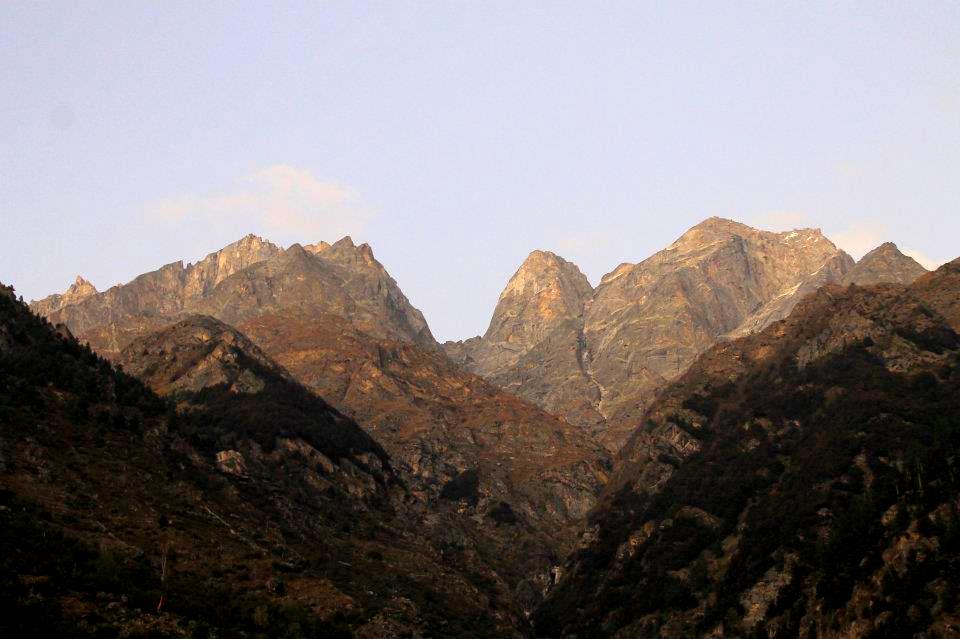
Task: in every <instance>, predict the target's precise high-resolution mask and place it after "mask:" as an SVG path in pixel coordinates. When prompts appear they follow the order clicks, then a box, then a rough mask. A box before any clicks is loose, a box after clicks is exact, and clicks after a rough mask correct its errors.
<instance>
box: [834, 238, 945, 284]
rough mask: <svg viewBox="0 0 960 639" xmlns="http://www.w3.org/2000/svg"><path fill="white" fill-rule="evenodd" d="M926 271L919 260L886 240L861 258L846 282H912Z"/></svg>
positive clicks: (847, 276) (846, 278) (845, 279)
mask: <svg viewBox="0 0 960 639" xmlns="http://www.w3.org/2000/svg"><path fill="white" fill-rule="evenodd" d="M926 272H927V269H925V268H923V267H922V266H921V265H920V263H919V262H917V261H916V260H915V259H913V258H912V257H910V256H908V255H904V254H903V253H901V252H900V249H898V248H897V245H896V244H894V243H893V242H884V243H883V244H881V245H880V246H878V247H877V248H875V249H873V250H872V251H870V252H869V253H867V254H866V255H864V256H863V257H862V258H860V261H859V262H857V264H856V266H854V267H853V269H851V271H850V272H849V273H847V275H846V277H845V278H844V283H845V284H857V285H858V286H868V285H870V284H879V283H881V282H889V283H895V284H910V283H912V282H913V281H914V280H916V279H917V278H918V277H920V276H921V275H923V274H924V273H926Z"/></svg>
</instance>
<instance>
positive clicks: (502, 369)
mask: <svg viewBox="0 0 960 639" xmlns="http://www.w3.org/2000/svg"><path fill="white" fill-rule="evenodd" d="M592 295H593V287H591V286H590V283H589V282H588V281H587V278H586V277H585V276H584V275H583V273H581V272H580V269H578V268H577V267H576V266H575V265H574V264H572V263H570V262H567V261H566V260H564V259H562V258H560V257H558V256H556V255H554V254H553V253H550V252H547V251H534V252H532V253H531V254H530V255H529V256H528V257H527V259H526V260H525V261H524V263H523V264H522V265H521V266H520V268H519V269H518V270H517V272H516V273H515V274H514V276H513V277H512V278H511V279H510V281H509V282H508V283H507V286H506V288H505V289H504V290H503V292H502V293H501V294H500V299H499V301H498V302H497V306H496V308H495V309H494V312H493V317H492V318H491V320H490V326H489V328H488V329H487V332H486V333H485V334H484V336H483V337H482V338H473V339H470V340H466V341H463V342H447V343H446V344H444V350H445V351H446V353H447V355H448V356H450V357H451V358H452V359H453V360H454V361H456V362H458V363H460V364H461V365H462V366H464V367H466V368H467V369H469V370H471V371H473V372H475V373H477V374H479V375H482V376H484V377H486V378H487V379H489V380H490V381H492V382H493V383H495V384H497V385H499V386H501V387H502V388H504V389H505V390H507V391H509V392H511V393H515V394H517V395H520V396H521V397H524V398H526V399H529V400H530V401H532V402H534V403H536V404H537V405H538V406H541V407H543V408H544V409H546V410H548V411H550V412H553V413H556V414H559V415H564V416H565V417H566V418H567V419H568V420H569V421H571V422H573V423H576V424H578V425H580V426H589V427H593V426H597V425H598V424H602V423H603V417H602V416H601V415H600V414H599V413H598V412H597V410H596V405H597V403H598V402H599V401H600V394H599V389H598V388H597V386H596V384H595V383H594V381H593V380H592V379H591V377H590V374H589V372H588V371H587V369H586V366H587V364H588V362H585V361H584V358H585V357H588V354H587V353H586V351H585V348H584V346H585V342H584V339H583V315H584V310H585V307H586V305H587V303H588V302H589V300H590V299H591V297H592Z"/></svg>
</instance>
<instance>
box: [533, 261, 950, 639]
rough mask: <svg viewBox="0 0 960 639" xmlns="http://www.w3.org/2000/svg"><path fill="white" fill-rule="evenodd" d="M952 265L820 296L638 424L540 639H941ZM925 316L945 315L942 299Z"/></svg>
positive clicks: (729, 348) (713, 363)
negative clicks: (899, 282)
mask: <svg viewBox="0 0 960 639" xmlns="http://www.w3.org/2000/svg"><path fill="white" fill-rule="evenodd" d="M958 268H960V267H958V266H957V264H956V263H955V264H954V265H947V266H945V267H943V268H942V269H940V270H939V271H937V272H936V273H933V274H930V276H924V278H922V279H923V281H922V282H918V283H917V284H915V285H914V286H912V287H910V288H904V287H900V286H893V285H884V286H878V287H873V288H861V287H857V286H853V287H848V288H841V287H837V286H828V287H825V288H822V289H821V290H820V291H818V292H817V293H815V294H813V295H811V296H809V297H808V298H806V299H805V300H804V301H803V302H802V303H801V304H799V305H798V306H797V307H796V308H795V309H794V311H793V312H792V313H791V314H790V316H789V317H788V318H787V319H786V320H784V321H781V322H776V323H774V324H772V325H770V326H769V327H767V328H766V329H765V330H763V331H762V332H760V333H759V334H756V335H753V336H750V337H746V338H742V339H738V340H735V341H732V342H727V343H721V344H718V345H716V346H714V347H713V348H711V349H710V350H708V351H707V352H706V353H704V354H703V355H702V356H700V357H699V358H698V360H697V361H696V363H695V364H694V365H693V366H692V367H691V368H690V370H689V371H688V372H687V373H686V374H684V375H683V376H682V377H681V378H680V379H678V380H677V381H675V382H674V383H673V384H671V385H670V386H669V387H668V388H667V389H665V390H664V391H663V393H662V394H661V395H660V396H659V397H658V399H657V400H656V401H655V402H654V403H653V405H652V406H651V407H650V409H649V410H648V411H647V412H646V413H645V415H644V417H643V420H642V422H641V424H642V425H641V426H640V427H639V428H638V429H637V430H636V431H635V432H634V433H633V435H632V436H631V438H630V439H629V441H628V443H627V444H626V446H625V447H624V448H623V450H622V452H621V456H620V460H619V464H618V467H617V468H618V470H617V473H616V475H615V477H614V479H613V480H612V482H611V484H610V488H609V491H608V493H607V495H606V496H605V498H604V499H603V500H602V502H601V505H600V506H599V507H598V508H597V510H596V511H595V512H594V514H593V515H592V516H591V526H590V527H589V529H588V531H587V533H586V534H585V536H584V537H583V539H582V540H581V547H580V550H579V551H578V552H577V553H575V554H574V555H573V557H572V559H571V561H570V562H569V563H568V564H567V565H566V566H565V568H564V574H565V577H564V578H563V579H562V580H561V583H560V585H559V587H558V588H556V589H555V590H554V591H553V592H552V593H551V594H550V596H549V597H548V600H547V602H546V603H545V605H544V606H543V607H542V608H541V610H540V612H539V614H538V630H539V631H540V632H541V633H542V634H543V636H550V637H559V636H574V635H577V636H581V635H582V634H583V633H587V634H592V635H596V636H616V637H648V636H649V637H654V636H656V637H685V636H693V635H709V636H731V635H733V636H743V635H750V634H753V633H764V634H766V635H768V636H801V637H813V636H820V637H833V636H836V637H841V636H873V635H875V634H881V635H886V636H911V635H915V634H916V633H920V634H922V635H926V636H939V635H940V634H941V633H943V632H945V629H946V628H949V627H951V626H952V625H953V624H955V623H956V621H957V619H958V617H957V615H958V603H960V602H958V599H957V594H956V592H954V590H953V588H952V586H951V585H950V582H951V579H952V576H951V575H952V574H953V571H954V570H955V569H956V566H957V565H958V562H960V545H958V544H957V540H958V539H960V537H958V536H957V534H958V531H960V525H958V522H960V510H958V508H957V498H958V495H960V480H958V477H957V473H956V472H955V470H954V467H955V464H956V460H955V459H954V456H955V452H956V450H957V447H958V446H960V421H958V419H957V417H956V415H957V414H958V412H957V411H958V408H960V404H958V401H960V399H958V398H960V392H958V391H960V337H958V335H957V333H956V332H954V330H953V329H952V328H951V326H950V324H949V322H948V321H947V320H946V318H945V317H944V315H943V313H942V310H940V309H952V308H955V307H956V302H957V300H960V286H958V280H957V278H956V273H957V269H958ZM928 300H935V301H934V302H931V301H928Z"/></svg>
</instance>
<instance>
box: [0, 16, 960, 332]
mask: <svg viewBox="0 0 960 639" xmlns="http://www.w3.org/2000/svg"><path fill="white" fill-rule="evenodd" d="M0 34H2V35H0V87H2V91H0V218H2V228H3V231H4V233H5V235H6V237H5V238H4V242H3V250H2V251H0V280H2V281H4V282H9V283H13V284H14V285H15V286H16V287H17V288H18V290H19V291H20V292H21V293H22V294H23V295H24V297H27V298H35V297H41V296H43V295H46V294H48V293H51V292H59V291H62V290H63V289H64V288H66V286H67V285H68V284H69V283H70V282H71V281H72V279H73V277H74V276H75V275H76V274H78V273H79V274H82V275H84V276H85V277H87V278H88V279H90V280H91V281H93V283H94V284H95V285H96V286H97V287H98V288H100V289H101V290H103V289H106V288H107V287H109V286H111V285H113V284H116V283H118V282H122V281H127V280H129V279H130V278H131V277H133V276H134V275H136V274H137V273H140V272H143V271H146V270H151V269H153V268H156V267H158V266H160V265H161V264H163V263H166V262H171V261H175V260H177V259H180V258H183V259H185V260H188V261H192V260H196V259H197V258H199V257H201V256H202V255H204V254H205V253H207V252H209V251H212V250H215V249H217V248H219V247H220V246H222V245H224V244H226V243H228V242H230V241H232V240H235V239H237V238H238V237H240V236H242V235H243V234H245V233H247V232H255V233H258V234H261V235H264V236H267V237H269V238H271V239H273V240H274V241H276V242H278V243H281V244H283V245H289V244H291V243H293V242H295V241H300V242H303V243H307V242H315V241H318V240H320V239H326V240H328V241H333V240H336V239H337V238H338V237H339V236H341V235H343V234H345V233H350V234H351V235H353V237H354V239H355V240H357V241H358V242H359V241H367V242H370V243H371V244H372V245H373V248H374V252H375V254H376V255H377V257H378V258H379V259H380V260H381V261H382V262H383V263H384V264H385V265H386V266H387V268H388V269H389V270H390V272H391V273H392V274H393V275H394V277H395V278H396V279H397V280H398V282H399V283H400V285H401V287H402V288H403V290H404V291H405V292H406V293H407V295H408V297H410V299H411V301H412V302H413V303H414V304H415V305H417V306H418V307H419V308H420V309H421V310H423V312H424V314H425V315H426V317H427V320H428V321H429V322H430V325H431V327H432V329H433V331H434V333H435V334H436V335H437V337H438V338H440V339H448V338H462V337H468V336H471V335H474V334H477V333H481V332H483V330H484V329H485V328H486V324H487V322H488V320H489V317H490V313H491V311H492V309H493V306H494V303H495V302H496V299H497V295H498V294H499V292H500V290H501V288H502V287H503V285H504V284H505V283H506V280H507V279H508V278H509V277H510V275H511V274H512V273H513V272H514V270H515V269H516V268H517V266H518V265H519V263H520V262H521V261H522V260H523V259H524V257H525V256H526V254H527V253H528V252H529V251H530V250H532V249H535V248H542V249H548V250H553V251H555V252H557V253H559V254H561V255H563V256H565V257H566V258H567V259H570V260H572V261H574V262H576V263H577V264H578V265H579V266H580V267H581V268H582V269H583V270H584V272H585V273H586V274H587V275H588V277H589V278H590V279H591V281H592V282H594V283H596V282H597V281H598V280H599V278H600V276H601V275H602V274H603V273H605V272H607V271H609V270H612V269H613V268H614V267H615V266H616V265H617V264H619V263H621V262H624V261H631V262H635V261H639V260H641V259H643V258H644V257H646V256H648V255H649V254H651V253H652V252H654V251H656V250H657V249H659V248H661V247H663V246H665V245H666V244H668V243H669V242H671V241H672V240H674V239H675V238H676V237H677V236H678V235H680V234H681V233H682V232H683V231H684V230H685V229H686V228H688V227H689V226H691V225H693V224H695V223H696V222H697V221H699V220H700V219H702V218H705V217H708V216H710V215H721V216H725V217H731V218H735V219H738V220H741V221H744V222H746V223H749V224H753V225H757V226H761V227H768V228H774V229H778V230H779V229H785V228H788V227H790V228H792V227H794V226H818V227H822V228H823V229H824V231H825V232H826V233H827V234H828V235H830V236H831V237H833V238H834V239H835V240H837V241H838V243H839V244H841V245H842V246H844V247H845V248H848V250H850V251H851V252H853V253H854V254H859V253H862V252H864V251H865V250H866V249H867V248H870V247H871V246H873V245H875V244H878V243H880V242H882V241H884V240H893V241H896V242H897V243H898V244H899V245H900V247H901V248H902V249H905V250H910V251H917V252H919V253H921V254H923V255H925V256H927V258H928V259H929V260H933V261H943V260H946V259H950V258H953V257H956V256H957V255H960V242H958V241H957V238H960V209H958V203H960V3H958V2H942V3H941V2H910V3H880V2H863V3H854V2H843V3H832V2H831V3H824V4H820V3H807V2H803V3H787V2H776V3H771V2H758V3H749V2H737V3H732V2H727V3H720V2H697V3H681V2H670V3H663V4H654V3H640V2H626V3H613V2H605V3H593V2H590V3H587V2H578V3H566V2H535V3H522V2H521V3H517V2H483V3H480V2H475V3H469V2H417V3H402V2H383V3H379V2H376V3H369V2H368V3H346V2H345V3H318V2H307V3H303V4H297V3H293V4H290V3H272V2H271V3H266V2H263V3H252V2H249V3H229V4H228V3H209V2H189V3H187V2H184V3H177V2H162V3H146V2H117V3H106V2H95V3H94V2H81V3H67V2H55V3H36V2H4V3H3V4H0Z"/></svg>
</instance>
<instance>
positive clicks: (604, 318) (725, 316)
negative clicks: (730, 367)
mask: <svg viewBox="0 0 960 639" xmlns="http://www.w3.org/2000/svg"><path fill="white" fill-rule="evenodd" d="M544 255H549V254H539V255H538V254H534V255H532V256H531V259H530V260H528V263H527V264H524V267H522V268H521V269H520V271H518V272H517V275H516V276H515V277H514V280H511V283H510V284H508V286H507V289H505V290H504V293H503V295H502V296H501V301H500V303H499V304H498V306H497V310H496V311H495V313H494V318H493V320H492V321H491V324H490V329H489V330H488V331H487V334H485V335H484V336H483V338H482V339H479V340H476V339H475V340H468V341H467V342H463V343H457V344H452V343H448V344H447V345H445V349H446V351H447V353H448V354H449V355H450V356H451V357H453V358H455V359H457V360H458V361H460V362H462V363H463V365H465V366H467V367H468V368H470V369H471V370H473V371H476V372H478V373H480V374H482V375H484V376H486V377H487V378H488V379H490V380H491V381H494V382H495V383H497V384H499V385H501V386H503V387H504V388H506V389H508V390H510V391H511V392H515V393H517V394H518V395H520V396H522V397H525V398H528V399H530V400H531V401H534V402H536V403H537V404H539V405H541V406H543V407H545V408H546V409H547V410H550V411H553V412H556V413H558V414H561V415H564V416H565V417H566V418H567V419H568V420H570V421H571V422H573V423H576V424H578V425H581V426H584V427H586V428H587V429H588V430H590V431H592V432H593V433H594V434H596V435H597V436H598V437H599V438H600V439H601V441H603V442H604V443H605V444H606V445H608V446H609V447H610V448H611V449H613V450H616V449H617V448H619V447H620V446H621V445H622V443H623V442H624V441H625V439H626V437H627V435H628V434H629V432H630V431H632V429H633V428H634V427H635V425H636V420H637V419H638V418H639V415H640V413H641V412H642V410H643V408H644V407H645V406H646V405H647V404H648V403H649V402H650V401H651V400H652V398H653V397H654V395H655V394H656V391H657V390H658V389H659V388H661V387H663V386H664V385H665V384H666V383H667V382H668V381H669V380H671V379H673V378H675V377H676V376H678V375H679V374H680V373H682V372H683V371H684V370H686V368H687V366H689V364H690V362H692V361H693V359H694V358H695V357H696V356H697V355H698V354H699V353H701V352H702V351H703V350H704V349H706V348H708V347H709V346H711V345H712V344H714V343H715V342H716V341H717V340H718V339H721V338H722V337H724V336H727V335H736V334H738V332H740V333H743V334H747V333H750V332H754V331H757V330H760V329H762V328H763V327H764V326H766V325H767V324H769V323H770V322H772V321H775V320H777V319H780V318H782V317H784V316H786V314H788V313H789V311H790V310H791V309H792V308H793V305H794V304H796V302H797V301H798V300H799V299H800V297H801V296H802V295H803V294H804V293H807V292H809V291H812V290H815V289H816V288H817V287H818V286H821V285H823V284H826V283H831V282H837V281H839V280H840V279H842V278H843V277H844V276H845V274H846V273H847V272H848V271H849V270H850V269H851V268H852V267H853V260H852V259H851V258H850V257H849V256H848V255H847V254H846V253H844V252H843V251H840V250H839V249H837V247H836V246H834V245H833V243H831V242H830V241H829V240H827V239H826V238H825V237H824V236H823V235H822V234H821V233H820V231H818V230H811V229H804V230H797V231H790V232H787V233H770V232H766V231H758V230H756V229H752V228H750V227H748V226H745V225H743V224H739V223H736V222H732V221H729V220H723V219H720V218H710V219H709V220H706V221H705V222H703V223H701V224H698V225H697V226H695V227H693V228H692V229H690V230H689V231H688V232H687V233H685V234H684V235H683V236H682V237H680V238H679V239H678V240H677V241H676V242H674V243H673V244H672V245H670V246H669V247H668V248H666V249H664V250H663V251H660V252H658V253H656V254H655V255H653V256H652V257H650V258H648V259H646V260H644V261H643V262H640V263H638V264H622V265H620V266H619V267H617V268H616V269H615V270H614V271H613V272H611V273H609V274H607V275H606V276H604V278H603V279H602V281H601V282H600V284H599V285H598V286H597V287H596V289H595V290H593V291H591V290H590V289H589V285H588V284H587V283H586V281H585V280H581V281H578V280H577V279H576V277H575V276H574V272H575V273H576V274H577V275H579V271H576V269H575V267H573V266H572V265H569V264H568V263H566V262H563V261H562V260H559V258H554V259H552V260H546V261H545V260H544V259H543V256H544ZM561 263H562V264H561ZM564 265H566V266H564ZM544 282H549V283H550V284H549V285H545V284H544ZM544 299H546V300H553V302H551V303H548V304H546V305H544V306H543V307H542V308H541V300H544ZM577 302H579V307H578V306H577ZM541 316H542V318H543V319H541Z"/></svg>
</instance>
